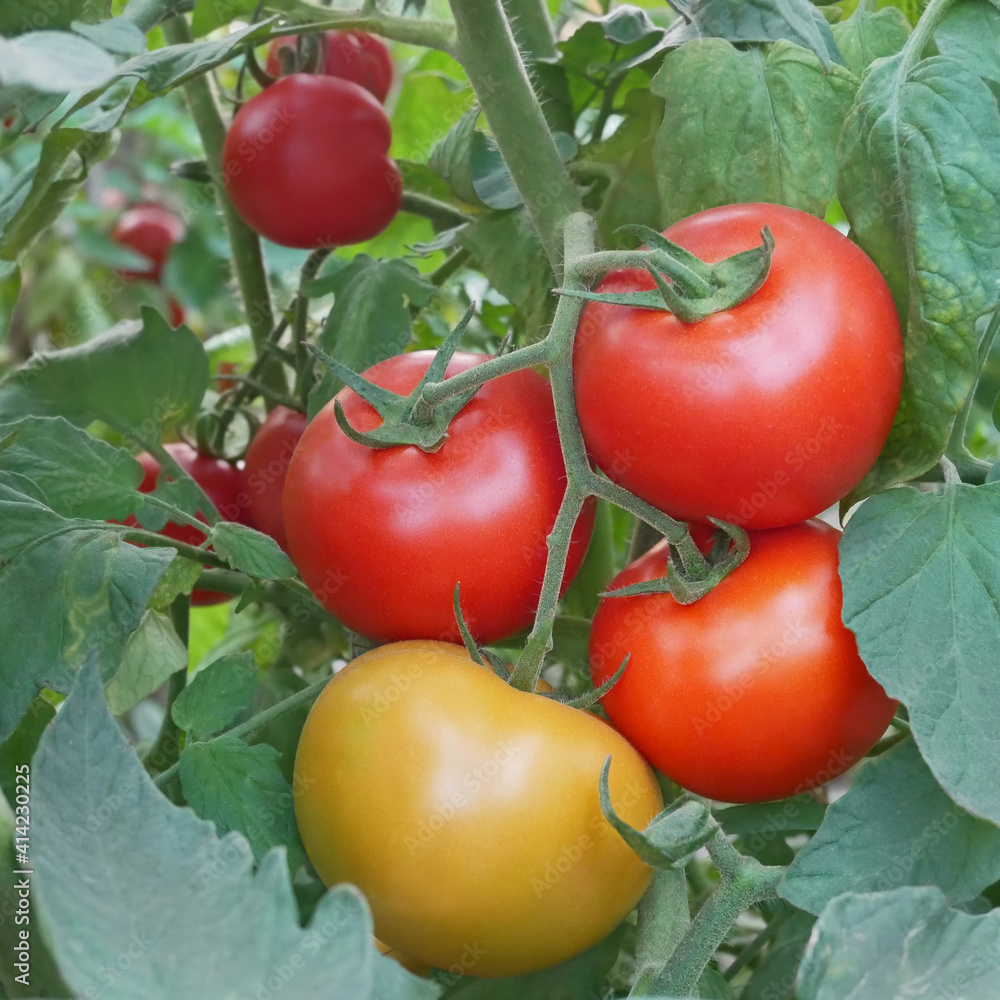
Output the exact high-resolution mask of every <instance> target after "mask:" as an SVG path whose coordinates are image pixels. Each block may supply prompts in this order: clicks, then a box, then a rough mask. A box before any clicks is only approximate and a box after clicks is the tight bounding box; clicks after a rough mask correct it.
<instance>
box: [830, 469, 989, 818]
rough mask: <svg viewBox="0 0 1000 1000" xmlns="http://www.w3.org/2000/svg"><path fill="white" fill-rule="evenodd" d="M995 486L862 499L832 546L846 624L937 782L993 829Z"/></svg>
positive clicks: (891, 492) (910, 491) (905, 492)
mask: <svg viewBox="0 0 1000 1000" xmlns="http://www.w3.org/2000/svg"><path fill="white" fill-rule="evenodd" d="M997 523H1000V484H990V485H988V486H976V487H974V486H965V485H957V486H947V487H944V488H943V490H942V491H941V492H940V493H937V494H933V493H919V492H917V491H916V490H914V489H911V488H909V487H904V488H900V489H894V490H889V491H888V492H886V493H880V494H879V495H878V496H875V497H872V498H871V499H869V500H867V501H866V502H865V503H864V504H863V505H862V506H861V507H860V508H859V509H858V510H857V512H856V513H855V514H854V516H853V517H852V518H851V519H850V520H849V521H848V522H847V528H846V530H845V531H844V536H843V538H842V539H841V543H840V577H841V580H842V582H843V588H844V610H843V619H844V623H845V624H846V625H847V627H848V628H849V629H850V630H851V631H852V632H853V633H854V634H855V636H856V637H857V640H858V650H859V651H860V653H861V657H862V659H863V660H864V661H865V664H866V665H867V667H868V670H869V671H870V672H871V674H872V676H873V677H874V678H875V679H876V680H877V681H878V682H879V683H880V684H881V685H882V686H883V687H884V688H885V690H886V693H887V694H889V695H890V696H891V697H893V698H898V699H899V700H900V701H902V702H903V704H904V705H906V707H907V708H908V709H909V713H910V725H911V726H912V728H913V735H914V737H915V738H916V741H917V744H918V746H919V747H920V750H921V753H922V754H923V757H924V760H926V762H927V764H928V766H929V767H930V769H931V771H932V772H933V774H934V777H935V778H936V779H937V780H938V782H939V783H940V784H941V785H942V786H943V787H944V789H945V791H946V792H947V793H948V794H949V795H950V796H951V798H953V799H954V800H955V801H956V802H958V803H959V804H960V805H962V806H963V807H964V808H966V809H968V810H969V811H970V812H972V813H974V814H975V815H977V816H982V817H984V818H986V819H990V820H992V821H993V822H998V821H1000V743H998V742H997V740H996V738H995V733H996V719H997V715H998V713H1000V693H998V689H997V684H996V666H997V655H996V649H995V644H994V643H993V642H992V641H991V639H990V638H989V637H992V636H995V635H997V634H998V631H1000V536H998V534H997V531H996V525H997Z"/></svg>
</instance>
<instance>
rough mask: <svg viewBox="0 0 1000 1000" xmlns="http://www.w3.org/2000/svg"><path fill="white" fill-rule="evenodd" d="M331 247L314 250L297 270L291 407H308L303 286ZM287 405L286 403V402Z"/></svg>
mask: <svg viewBox="0 0 1000 1000" xmlns="http://www.w3.org/2000/svg"><path fill="white" fill-rule="evenodd" d="M332 250H333V248H332V247H321V248H320V249H319V250H314V251H313V252H312V253H311V254H310V255H309V257H308V259H307V260H306V262H305V263H304V264H303V265H302V270H301V271H300V272H299V291H298V294H297V295H296V296H295V307H294V317H293V320H292V353H293V355H294V356H295V371H296V372H297V373H298V374H297V376H296V380H295V389H294V390H293V393H292V395H294V396H295V398H296V399H297V400H299V401H300V402H299V403H293V404H292V409H295V408H296V407H298V406H300V405H301V406H302V408H303V409H307V408H308V396H309V389H310V387H311V386H312V373H313V360H312V356H311V355H310V354H309V352H308V351H307V350H306V325H307V324H308V322H309V296H308V295H306V294H305V293H304V292H303V286H304V285H305V284H306V282H308V281H312V279H313V278H315V277H316V275H317V274H319V269H320V268H321V267H322V266H323V261H325V260H326V258H327V257H329V256H330V253H331V252H332ZM286 405H287V404H286Z"/></svg>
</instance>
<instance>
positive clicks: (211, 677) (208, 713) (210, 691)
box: [173, 652, 257, 735]
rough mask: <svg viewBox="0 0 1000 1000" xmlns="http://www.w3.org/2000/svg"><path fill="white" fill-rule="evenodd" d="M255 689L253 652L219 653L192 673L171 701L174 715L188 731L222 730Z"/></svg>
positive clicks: (213, 731) (245, 704) (255, 672)
mask: <svg viewBox="0 0 1000 1000" xmlns="http://www.w3.org/2000/svg"><path fill="white" fill-rule="evenodd" d="M256 691H257V667H256V666H255V664H254V655H253V653H249V652H247V653H229V654H227V655H225V656H220V657H219V658H218V659H217V660H214V661H213V662H212V663H210V664H209V665H208V666H207V667H205V668H204V669H203V670H199V671H198V673H196V674H195V675H194V677H193V678H192V679H191V681H190V683H189V684H188V686H187V687H186V688H184V690H183V691H182V692H181V693H180V695H178V697H177V700H176V701H175V702H174V704H173V718H174V722H176V723H177V725H178V726H179V727H180V728H181V729H183V730H185V731H187V732H195V733H200V734H202V735H208V734H210V733H217V732H218V731H219V730H221V729H225V727H226V726H227V725H229V723H230V722H232V721H233V719H235V718H236V716H237V715H239V714H240V712H242V711H243V710H244V709H245V708H246V707H247V706H248V705H249V704H250V701H251V699H252V698H253V696H254V694H255V692H256Z"/></svg>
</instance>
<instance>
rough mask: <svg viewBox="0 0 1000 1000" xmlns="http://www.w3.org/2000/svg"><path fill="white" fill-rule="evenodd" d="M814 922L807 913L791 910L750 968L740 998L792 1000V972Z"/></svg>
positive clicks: (793, 998) (793, 988) (794, 972)
mask: <svg viewBox="0 0 1000 1000" xmlns="http://www.w3.org/2000/svg"><path fill="white" fill-rule="evenodd" d="M813 923H814V920H813V917H812V915H811V914H809V913H793V914H792V916H791V919H790V920H789V921H788V922H787V923H786V924H785V926H784V927H782V928H781V930H779V931H778V933H777V935H776V936H775V938H774V941H773V942H772V943H771V945H770V946H769V947H768V949H767V951H766V952H765V953H764V957H763V958H762V959H761V960H760V962H759V963H758V964H757V967H756V968H755V969H754V970H753V976H752V977H751V978H750V982H748V983H747V984H746V986H744V987H743V992H742V993H741V994H740V1000H795V974H796V972H797V971H798V968H799V962H801V960H802V954H803V952H804V951H805V950H806V945H807V944H808V943H809V935H810V934H811V933H812V928H813Z"/></svg>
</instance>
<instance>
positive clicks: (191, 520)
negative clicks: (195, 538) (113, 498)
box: [143, 493, 209, 535]
mask: <svg viewBox="0 0 1000 1000" xmlns="http://www.w3.org/2000/svg"><path fill="white" fill-rule="evenodd" d="M143 503H144V504H146V505H147V506H150V507H159V508H160V510H165V511H166V512H167V513H168V514H169V515H170V520H171V521H173V522H174V523H175V524H186V525H188V526H189V527H191V528H197V529H198V530H199V531H200V532H201V533H202V534H204V535H207V534H208V532H209V526H208V525H207V524H206V523H205V522H204V521H199V520H198V518H196V517H192V515H190V514H188V513H187V512H186V511H183V510H181V509H180V508H178V507H175V506H174V505H173V504H172V503H167V501H166V500H161V499H160V498H159V497H158V496H156V495H155V494H153V493H147V494H146V495H145V499H144V500H143Z"/></svg>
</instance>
